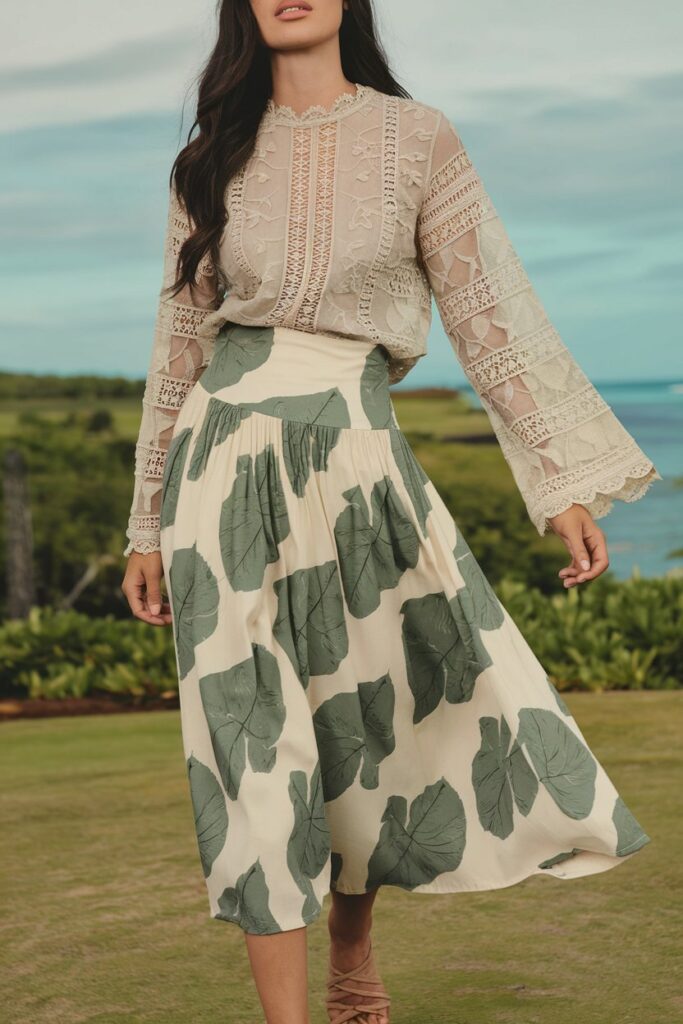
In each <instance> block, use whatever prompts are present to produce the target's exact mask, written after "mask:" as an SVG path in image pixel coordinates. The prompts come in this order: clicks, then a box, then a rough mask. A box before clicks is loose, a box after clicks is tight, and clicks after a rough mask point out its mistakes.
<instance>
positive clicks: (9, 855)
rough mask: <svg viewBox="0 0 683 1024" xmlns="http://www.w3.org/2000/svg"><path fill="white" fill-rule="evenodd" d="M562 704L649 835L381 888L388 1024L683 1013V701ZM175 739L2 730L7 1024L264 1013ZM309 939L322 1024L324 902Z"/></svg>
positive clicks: (107, 728)
mask: <svg viewBox="0 0 683 1024" xmlns="http://www.w3.org/2000/svg"><path fill="white" fill-rule="evenodd" d="M568 703H569V705H570V707H571V710H572V712H573V713H574V715H575V716H576V718H577V721H578V722H579V725H580V726H581V728H582V730H583V731H584V734H585V735H586V738H587V740H588V742H589V744H590V745H591V747H592V749H593V751H594V752H595V754H596V756H597V757H598V758H599V759H600V760H601V761H602V763H603V764H604V766H605V768H606V769H607V771H608V772H609V774H610V776H611V778H612V779H613V781H614V782H615V785H616V786H617V788H618V789H619V791H620V792H621V795H622V796H623V797H624V799H625V800H626V801H627V803H628V804H629V805H630V807H631V809H632V810H633V811H634V813H635V814H636V815H637V817H638V818H639V820H640V821H641V824H642V825H643V826H644V828H645V829H646V830H647V831H648V833H649V834H650V836H651V838H652V840H653V841H652V843H650V844H649V845H648V846H646V847H645V849H644V850H642V851H641V852H640V853H638V854H637V855H636V856H635V857H633V858H632V859H630V860H628V861H626V862H624V863H623V864H622V865H620V866H619V867H618V868H616V869H614V870H612V871H608V872H606V873H604V874H600V875H593V876H591V877H588V878H584V879H578V880H573V881H561V880H558V879H553V878H540V877H535V878H531V879H529V880H527V881H525V882H522V883H521V884H519V885H516V886H512V887H510V888H508V889H504V890H499V891H497V892H490V893H474V894H452V895H424V894H411V893H406V892H403V891H401V890H398V889H391V888H385V889H384V890H382V891H381V893H380V896H379V898H378V901H377V903H376V905H375V907H376V910H375V945H376V950H377V959H378V962H379V964H380V967H381V968H382V970H383V974H384V976H385V980H386V982H387V984H388V987H389V989H390V991H391V993H392V996H393V999H394V1013H393V1017H392V1024H617V1022H618V1024H664V1022H667V1024H668V1022H670V1021H673V1020H675V1019H679V1014H680V1013H681V1011H683V989H681V986H680V984H678V985H677V982H676V979H675V974H676V966H677V964H676V958H677V954H676V938H675V936H676V934H678V935H679V937H680V934H681V920H680V914H679V912H678V910H677V906H676V899H677V898H676V896H675V893H676V892H678V893H680V892H681V890H682V889H683V869H682V868H681V858H680V851H681V821H682V820H683V787H681V784H680V783H681V775H680V768H681V746H680V726H679V725H678V722H679V721H680V713H681V710H682V709H683V693H680V692H674V693H628V694H627V693H607V694H604V695H584V694H570V695H569V697H568ZM179 730H180V724H179V718H178V714H177V713H176V712H150V713H146V714H142V713H141V714H129V715H108V716H101V717H92V718H78V719H68V718H62V719H53V720H39V721H26V720H25V721H19V722H15V723H12V724H8V725H5V726H4V727H2V745H1V748H0V749H1V754H0V769H1V771H2V778H3V786H2V803H3V807H2V820H3V822H4V825H5V828H4V830H3V835H4V847H3V849H2V865H3V868H4V872H5V879H4V883H3V891H4V897H5V898H4V903H5V914H4V923H3V939H4V951H3V961H4V964H5V982H4V987H3V994H4V1000H5V1006H4V1012H3V1015H2V1019H3V1021H7V1024H48V1022H50V1024H54V1022H60V1024H61V1022H64V1024H81V1022H93V1024H94V1022H97V1024H122V1022H131V1024H147V1022H158V1024H219V1022H229V1024H243V1022H244V1024H247V1022H254V1024H256V1022H260V1021H261V1020H262V1017H261V1014H260V1012H259V1005H258V1001H257V997H256V994H255V990H254V988H253V983H252V981H251V975H250V971H249V966H248V961H247V957H246V950H245V946H244V941H243V938H242V933H241V931H240V930H239V929H238V928H237V926H236V925H232V924H228V923H225V922H222V921H214V920H212V919H211V918H210V917H209V914H208V902H207V899H206V895H205V887H204V881H203V878H202V875H201V870H200V865H199V858H198V853H197V849H196V844H195V835H194V826H193V823H192V815H191V809H190V800H189V792H188V789H187V784H186V777H185V769H184V762H183V755H182V747H181V741H180V731H179ZM328 900H329V897H328ZM309 948H310V951H311V992H312V1022H313V1024H323V1022H325V1021H326V1017H325V1014H324V1010H323V1002H322V985H323V977H324V971H325V966H326V963H325V956H326V928H325V921H324V913H323V916H322V917H320V918H319V919H318V921H317V922H316V923H315V924H314V925H312V926H311V927H310V928H309ZM678 966H680V964H679V965H678ZM679 977H680V976H679Z"/></svg>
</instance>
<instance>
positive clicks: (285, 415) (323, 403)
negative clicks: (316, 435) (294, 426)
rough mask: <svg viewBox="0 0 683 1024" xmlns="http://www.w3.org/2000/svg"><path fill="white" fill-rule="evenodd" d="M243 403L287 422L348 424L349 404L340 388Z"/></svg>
mask: <svg viewBox="0 0 683 1024" xmlns="http://www.w3.org/2000/svg"><path fill="white" fill-rule="evenodd" d="M244 404H245V408H247V409H251V411H252V412H260V413H264V414H265V415H266V416H277V417H279V418H280V419H282V420H284V421H286V422H287V421H292V422H295V423H300V424H309V425H310V424H319V425H321V426H328V427H350V426H351V418H350V416H349V408H348V406H347V404H346V399H345V398H344V396H343V395H342V393H341V391H340V390H339V388H329V389H328V390H327V391H319V392H317V393H316V394H313V395H277V396H274V397H273V398H266V399H264V401H262V402H245V403H244Z"/></svg>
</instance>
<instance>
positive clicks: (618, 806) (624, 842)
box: [612, 796, 650, 857]
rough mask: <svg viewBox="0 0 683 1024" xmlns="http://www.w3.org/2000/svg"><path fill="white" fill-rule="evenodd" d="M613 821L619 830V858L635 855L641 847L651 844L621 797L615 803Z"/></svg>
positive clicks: (617, 853)
mask: <svg viewBox="0 0 683 1024" xmlns="http://www.w3.org/2000/svg"><path fill="white" fill-rule="evenodd" d="M612 821H613V823H614V827H615V829H616V830H617V848H616V855H617V857H625V856H626V854H628V853H635V851H636V850H639V849H640V848H641V846H645V844H646V843H649V841H650V837H649V836H648V835H646V833H645V832H643V830H642V828H641V827H640V825H639V824H638V822H637V821H636V819H635V818H634V817H633V815H632V814H631V812H630V811H629V809H628V807H627V806H626V804H625V803H624V801H623V800H622V799H621V797H620V796H618V797H617V798H616V800H615V802H614V810H613V812H612Z"/></svg>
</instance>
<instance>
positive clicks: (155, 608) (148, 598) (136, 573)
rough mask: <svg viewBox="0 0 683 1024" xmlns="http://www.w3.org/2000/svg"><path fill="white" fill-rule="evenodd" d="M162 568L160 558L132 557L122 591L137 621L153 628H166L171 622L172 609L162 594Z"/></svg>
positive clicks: (149, 556)
mask: <svg viewBox="0 0 683 1024" xmlns="http://www.w3.org/2000/svg"><path fill="white" fill-rule="evenodd" d="M161 577H162V566H161V558H160V557H152V556H151V555H145V556H144V558H142V559H140V560H138V559H134V555H131V556H130V561H129V565H128V568H127V570H126V575H125V577H124V581H123V584H122V585H121V590H122V591H123V593H124V594H125V595H126V599H127V601H128V604H129V606H130V610H131V611H132V613H133V615H134V616H135V617H136V618H137V619H141V620H142V621H143V622H147V623H149V624H150V625H151V626H164V625H167V624H168V623H170V622H171V609H170V606H169V604H168V602H165V601H164V600H163V597H162V594H161Z"/></svg>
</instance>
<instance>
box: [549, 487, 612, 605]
mask: <svg viewBox="0 0 683 1024" xmlns="http://www.w3.org/2000/svg"><path fill="white" fill-rule="evenodd" d="M548 522H549V524H550V526H551V527H552V529H553V530H554V531H555V533H556V534H557V535H558V537H561V539H562V543H563V544H564V546H565V547H566V548H567V550H568V551H569V554H570V555H571V556H572V560H571V562H570V563H569V565H566V566H565V567H564V568H563V569H560V571H559V572H558V574H557V575H558V576H559V577H560V579H561V580H562V582H563V583H564V586H565V587H574V586H576V584H577V583H585V582H586V581H587V580H594V579H595V577H596V576H599V575H600V574H601V573H603V572H604V571H605V569H607V567H608V566H609V559H608V557H607V543H606V541H605V535H604V534H603V532H602V530H601V529H600V528H599V527H598V526H596V525H595V522H594V521H593V517H592V516H591V514H590V512H589V511H588V509H587V508H585V507H584V506H583V505H579V504H576V503H575V504H574V505H572V506H570V508H568V509H566V510H565V511H564V512H560V513H559V515H556V516H552V517H551V518H550V519H549V520H548Z"/></svg>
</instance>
